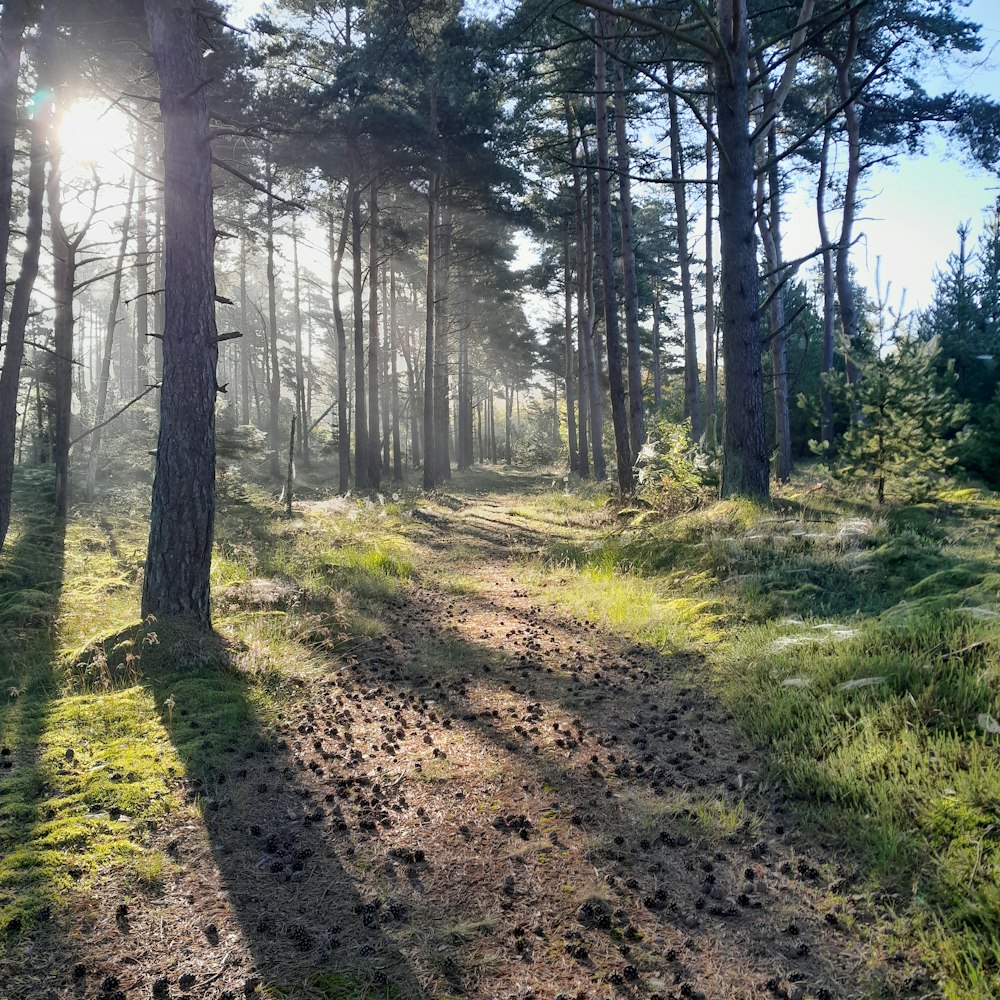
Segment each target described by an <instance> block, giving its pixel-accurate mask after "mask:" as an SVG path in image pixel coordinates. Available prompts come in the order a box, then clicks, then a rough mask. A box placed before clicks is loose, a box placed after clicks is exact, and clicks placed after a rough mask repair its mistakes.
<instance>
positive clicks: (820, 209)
mask: <svg viewBox="0 0 1000 1000" xmlns="http://www.w3.org/2000/svg"><path fill="white" fill-rule="evenodd" d="M831 132H832V127H831V124H830V123H829V122H827V124H826V127H825V128H824V129H823V149H822V152H821V153H820V160H819V181H818V182H817V185H816V220H817V222H818V224H819V239H820V246H821V247H822V248H823V257H822V261H823V347H822V354H821V361H820V374H821V375H822V379H821V381H820V389H819V398H820V432H819V437H820V441H822V442H823V444H825V445H826V447H827V448H828V449H830V448H833V395H832V393H831V392H830V385H829V382H828V379H829V377H830V372H832V371H833V348H834V327H835V324H836V310H837V296H836V289H835V282H834V274H833V250H832V249H831V248H830V227H829V226H828V225H827V221H826V188H827V184H828V182H829V170H830V140H831Z"/></svg>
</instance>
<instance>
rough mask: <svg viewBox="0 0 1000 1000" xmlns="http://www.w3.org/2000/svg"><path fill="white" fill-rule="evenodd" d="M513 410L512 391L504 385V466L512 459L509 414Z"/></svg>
mask: <svg viewBox="0 0 1000 1000" xmlns="http://www.w3.org/2000/svg"><path fill="white" fill-rule="evenodd" d="M513 409H514V389H513V388H512V387H511V386H509V385H505V386H504V387H503V460H504V463H505V464H506V465H510V464H511V461H512V459H513V448H512V447H511V444H512V442H511V413H512V412H513Z"/></svg>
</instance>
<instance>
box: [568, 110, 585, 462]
mask: <svg viewBox="0 0 1000 1000" xmlns="http://www.w3.org/2000/svg"><path fill="white" fill-rule="evenodd" d="M565 108H566V131H567V138H568V141H569V155H570V171H571V173H572V176H573V209H574V210H573V215H574V222H575V226H576V232H575V241H576V246H575V263H576V339H577V351H576V353H577V358H578V359H579V373H580V393H579V396H580V423H579V435H580V447H579V450H578V452H577V461H578V463H579V471H580V476H581V478H583V479H589V478H590V454H589V451H590V449H589V442H588V430H587V427H588V421H589V419H590V405H589V404H590V369H589V367H588V363H587V350H586V344H585V340H586V339H589V332H588V330H587V312H586V289H585V287H584V285H585V282H586V266H585V263H584V258H585V255H586V240H585V238H584V230H583V226H584V221H583V212H584V202H583V185H582V183H581V181H580V162H579V159H578V158H577V140H576V134H575V132H574V129H573V120H574V115H573V114H572V110H571V107H570V103H569V99H568V98H567V99H566V101H565ZM570 350H572V348H570Z"/></svg>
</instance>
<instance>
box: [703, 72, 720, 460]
mask: <svg viewBox="0 0 1000 1000" xmlns="http://www.w3.org/2000/svg"><path fill="white" fill-rule="evenodd" d="M713 86H714V73H713V71H712V68H711V66H710V67H709V68H708V89H709V95H708V100H707V102H706V104H707V106H706V109H705V121H706V122H707V124H708V127H709V129H711V128H712V125H713V120H714V117H715V100H714V99H713V96H712V94H711V90H712V88H713ZM717 355H718V352H717V350H716V343H715V139H714V138H713V137H712V134H711V132H709V133H708V136H707V138H706V139H705V415H706V417H707V419H708V420H710V421H711V422H712V440H711V441H710V442H709V443H710V444H711V445H714V444H715V443H716V439H717V435H718V432H717V430H716V427H715V423H716V421H715V414H716V409H717V407H718V395H719V388H718V379H717V375H718V371H717V361H716V358H717Z"/></svg>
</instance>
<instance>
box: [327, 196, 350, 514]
mask: <svg viewBox="0 0 1000 1000" xmlns="http://www.w3.org/2000/svg"><path fill="white" fill-rule="evenodd" d="M351 202H352V199H351V196H350V192H348V196H347V199H346V202H345V206H344V215H343V218H342V219H341V221H340V234H339V236H338V238H337V241H336V245H334V239H333V209H332V207H331V209H330V234H329V242H330V268H331V278H330V297H331V299H332V304H333V325H334V332H335V335H336V338H337V456H338V466H339V468H338V492H339V493H340V494H341V495H343V494H345V493H347V491H348V490H349V489H350V488H351V421H350V419H349V417H348V413H347V405H348V404H347V330H346V328H345V326H344V311H343V309H341V308H340V275H341V271H342V270H343V266H344V253H345V252H346V250H347V218H348V214H349V213H350V210H351Z"/></svg>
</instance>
